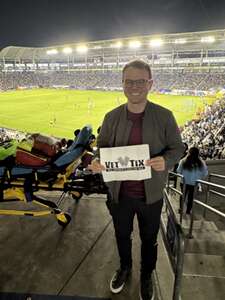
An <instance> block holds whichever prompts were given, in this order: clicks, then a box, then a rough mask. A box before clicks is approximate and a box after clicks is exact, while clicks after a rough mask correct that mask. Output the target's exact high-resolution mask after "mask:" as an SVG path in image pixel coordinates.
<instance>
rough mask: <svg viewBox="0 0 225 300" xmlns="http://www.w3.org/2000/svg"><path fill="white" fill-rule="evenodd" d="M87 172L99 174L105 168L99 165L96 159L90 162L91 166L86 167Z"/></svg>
mask: <svg viewBox="0 0 225 300" xmlns="http://www.w3.org/2000/svg"><path fill="white" fill-rule="evenodd" d="M87 168H88V170H91V171H92V172H94V173H101V172H102V171H104V170H105V167H104V166H103V165H101V164H100V162H99V160H98V159H94V160H92V162H91V164H90V165H88V167H87Z"/></svg>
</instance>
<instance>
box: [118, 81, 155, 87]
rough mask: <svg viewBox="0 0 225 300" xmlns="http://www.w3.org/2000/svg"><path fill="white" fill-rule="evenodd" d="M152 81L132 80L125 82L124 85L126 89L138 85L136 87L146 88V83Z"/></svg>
mask: <svg viewBox="0 0 225 300" xmlns="http://www.w3.org/2000/svg"><path fill="white" fill-rule="evenodd" d="M151 81H152V79H138V80H131V79H126V80H123V84H124V85H125V87H133V86H134V85H136V87H144V86H145V85H146V83H148V82H151Z"/></svg>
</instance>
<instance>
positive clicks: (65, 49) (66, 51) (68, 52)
mask: <svg viewBox="0 0 225 300" xmlns="http://www.w3.org/2000/svg"><path fill="white" fill-rule="evenodd" d="M62 51H63V53H65V54H70V53H72V51H73V50H72V48H70V47H65V48H63V50H62Z"/></svg>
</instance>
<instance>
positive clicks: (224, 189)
mask: <svg viewBox="0 0 225 300" xmlns="http://www.w3.org/2000/svg"><path fill="white" fill-rule="evenodd" d="M215 175H216V174H214V176H215ZM221 176H222V177H221ZM218 177H220V178H223V177H224V178H225V176H223V175H218ZM197 183H200V184H203V185H206V186H207V191H206V198H205V203H203V202H201V201H199V200H197V199H194V201H193V207H192V213H191V222H190V227H189V234H188V237H189V238H193V235H192V230H193V223H194V213H195V206H196V204H197V205H199V206H201V207H203V218H205V216H206V211H211V212H212V213H214V214H216V215H218V216H220V217H222V218H224V219H225V213H223V212H221V211H219V210H218V209H215V208H213V207H211V206H209V205H208V201H209V198H210V194H216V195H217V196H219V197H222V198H224V199H225V186H223V185H219V184H216V183H212V182H208V181H204V180H197ZM210 187H213V188H217V189H221V190H222V191H224V194H222V193H219V192H217V191H215V190H211V189H210ZM195 194H196V187H195V192H194V195H195Z"/></svg>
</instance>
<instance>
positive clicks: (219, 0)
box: [0, 0, 225, 49]
mask: <svg viewBox="0 0 225 300" xmlns="http://www.w3.org/2000/svg"><path fill="white" fill-rule="evenodd" d="M224 28H225V0H171V1H169V0H155V1H152V0H145V1H144V0H61V1H59V0H2V1H1V3H0V49H1V48H3V47H5V46H11V45H14V46H40V47H42V46H52V45H60V44H66V43H76V42H80V41H81V42H82V41H96V40H103V39H112V38H120V37H121V38H122V37H132V36H135V35H145V34H155V33H159V34H160V33H162V34H163V33H179V32H190V31H201V30H213V29H224Z"/></svg>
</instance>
